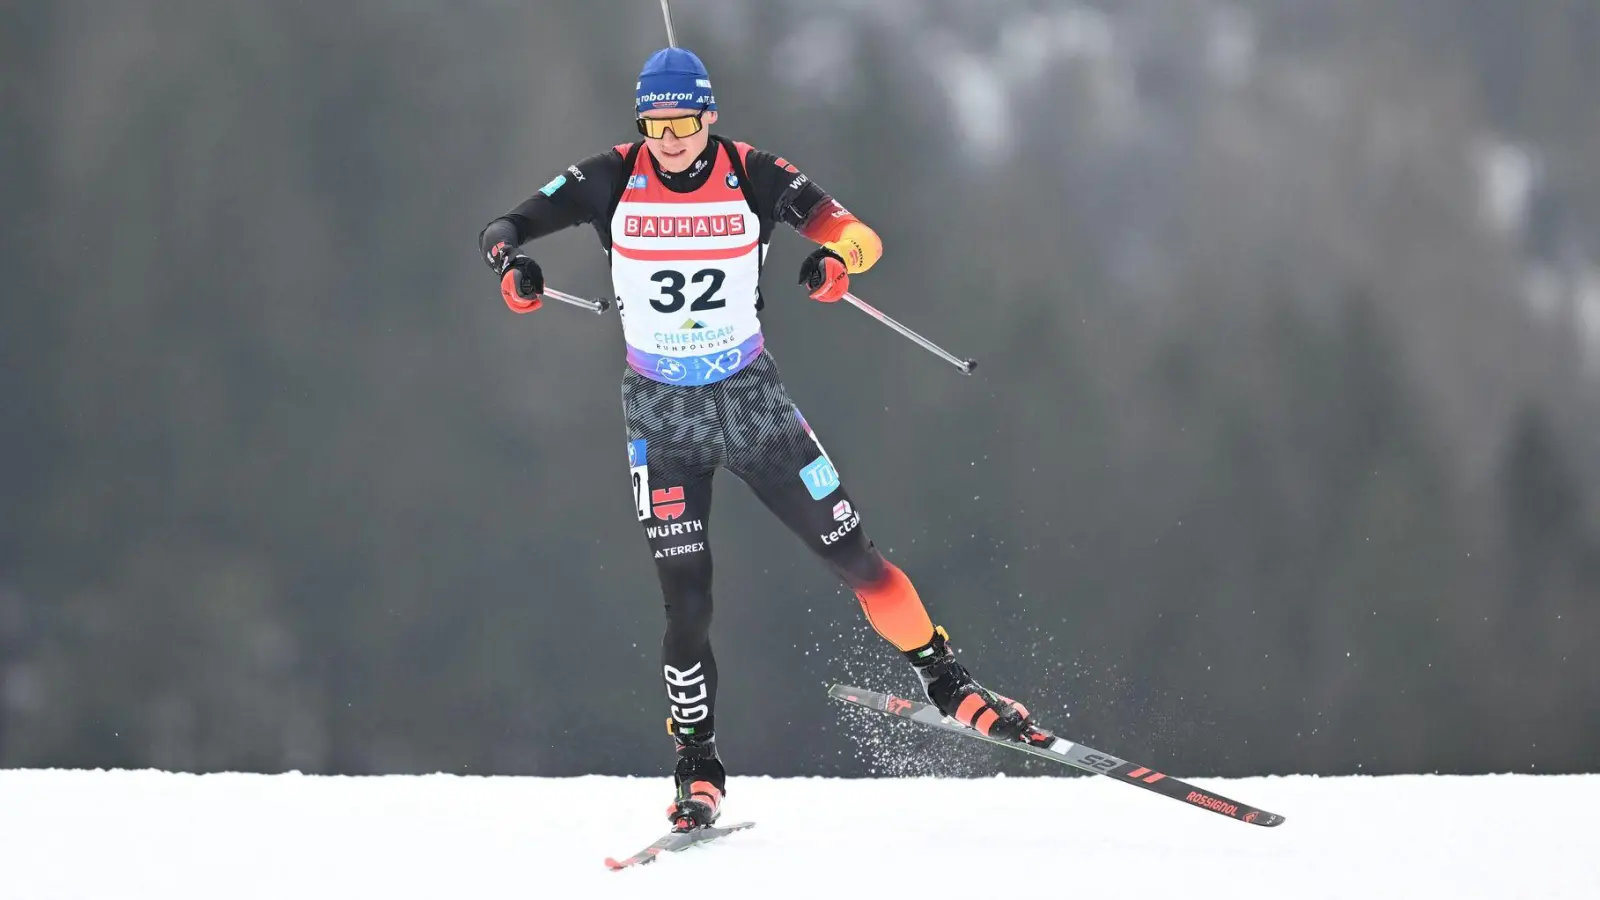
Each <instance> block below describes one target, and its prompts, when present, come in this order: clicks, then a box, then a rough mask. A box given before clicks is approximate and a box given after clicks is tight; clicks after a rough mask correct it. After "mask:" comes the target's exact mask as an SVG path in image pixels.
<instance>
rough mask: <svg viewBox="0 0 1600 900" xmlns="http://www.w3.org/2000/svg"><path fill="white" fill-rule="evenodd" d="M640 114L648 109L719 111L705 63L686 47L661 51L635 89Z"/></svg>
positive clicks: (649, 61)
mask: <svg viewBox="0 0 1600 900" xmlns="http://www.w3.org/2000/svg"><path fill="white" fill-rule="evenodd" d="M634 106H635V109H636V111H638V112H641V113H642V112H644V111H645V110H647V109H696V110H698V109H716V108H717V98H716V96H715V95H713V94H712V93H711V76H709V75H707V74H706V66H705V63H702V62H701V61H700V57H698V56H695V55H694V54H693V53H690V52H689V51H688V50H685V49H683V48H682V47H668V48H666V49H665V50H657V51H656V52H655V53H653V54H651V56H650V58H649V59H647V60H645V61H644V68H643V69H641V70H640V71H639V83H638V84H637V85H636V86H635V88H634Z"/></svg>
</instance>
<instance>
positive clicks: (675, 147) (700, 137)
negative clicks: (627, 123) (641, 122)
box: [640, 109, 717, 172]
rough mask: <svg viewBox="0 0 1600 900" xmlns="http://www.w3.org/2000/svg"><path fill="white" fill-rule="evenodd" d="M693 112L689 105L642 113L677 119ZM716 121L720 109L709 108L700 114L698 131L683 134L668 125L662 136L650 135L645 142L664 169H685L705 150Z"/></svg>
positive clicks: (656, 117)
mask: <svg viewBox="0 0 1600 900" xmlns="http://www.w3.org/2000/svg"><path fill="white" fill-rule="evenodd" d="M690 114H692V110H685V109H647V110H645V111H644V112H642V113H640V115H641V116H643V117H645V118H649V119H676V118H679V117H681V116H685V115H690ZM716 121H717V111H716V110H714V109H711V110H707V111H706V112H705V113H703V114H702V115H701V117H700V123H701V128H700V130H699V131H696V132H695V133H694V134H691V135H689V136H688V137H683V138H681V137H678V136H677V135H676V134H673V133H672V131H671V129H668V130H667V131H666V132H665V133H664V134H662V136H661V137H658V138H653V137H646V138H645V139H644V142H645V144H646V145H647V146H649V148H650V155H651V156H654V157H655V158H656V162H657V163H660V165H661V170H662V171H663V172H682V171H683V170H684V169H687V168H689V165H690V164H691V163H693V162H694V161H695V159H697V158H698V157H699V156H700V154H701V153H704V152H705V149H706V142H707V141H709V140H711V126H712V124H713V123H715V122H716Z"/></svg>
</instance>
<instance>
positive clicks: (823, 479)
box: [480, 137, 933, 739]
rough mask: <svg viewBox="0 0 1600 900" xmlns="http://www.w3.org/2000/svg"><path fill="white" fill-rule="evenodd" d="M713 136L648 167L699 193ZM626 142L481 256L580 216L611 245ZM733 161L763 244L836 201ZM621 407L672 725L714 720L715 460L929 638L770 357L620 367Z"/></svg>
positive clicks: (509, 219) (903, 644)
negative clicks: (689, 155)
mask: <svg viewBox="0 0 1600 900" xmlns="http://www.w3.org/2000/svg"><path fill="white" fill-rule="evenodd" d="M720 146H725V145H723V144H722V143H721V142H720V141H719V140H718V139H715V138H714V137H713V139H712V140H711V141H709V142H708V144H707V149H706V152H705V153H704V154H702V156H701V157H700V158H699V159H698V160H697V161H696V164H695V165H693V166H691V168H690V169H689V170H688V171H686V172H683V173H679V174H671V173H666V172H663V171H661V169H660V167H659V166H658V165H656V166H654V171H655V174H656V175H657V177H659V178H660V179H661V181H662V183H663V184H665V185H666V186H668V187H670V188H671V189H672V190H674V191H677V192H689V191H694V190H697V189H698V188H700V187H701V186H702V185H704V184H705V183H706V180H707V178H708V177H709V174H710V172H711V171H712V170H713V168H714V167H713V165H712V164H711V163H712V162H713V160H714V156H713V154H715V153H717V152H719V147H720ZM629 149H630V148H629V147H628V146H627V145H623V146H621V147H617V148H614V149H612V150H610V151H608V152H606V153H601V154H598V155H596V156H591V157H589V158H588V159H585V160H583V161H582V162H580V163H578V164H577V165H575V166H572V167H570V168H569V169H567V170H566V173H567V174H570V175H572V176H573V177H572V178H570V179H565V180H563V179H558V181H559V182H560V189H558V190H554V191H551V192H550V193H549V194H548V195H547V194H546V193H540V194H535V195H534V196H533V197H532V198H530V199H529V200H528V201H526V202H524V203H522V204H521V205H519V206H517V207H516V208H515V209H514V210H512V211H511V212H510V213H509V214H507V215H506V216H503V217H501V218H499V219H496V220H495V221H493V222H491V223H490V224H489V225H488V226H486V227H485V229H484V231H483V232H482V233H481V234H480V245H481V249H482V250H483V251H484V252H485V253H487V252H488V251H489V249H490V248H492V247H494V246H495V245H496V244H497V243H499V242H501V241H506V242H509V243H510V244H512V245H513V246H518V245H521V244H523V243H525V242H527V241H529V240H532V239H534V238H538V237H542V236H544V235H546V234H550V233H551V232H554V231H557V230H559V229H562V228H567V227H570V226H573V225H580V224H585V223H587V224H591V225H593V226H594V228H595V229H596V231H597V232H598V233H599V236H600V240H601V243H602V245H604V246H605V248H606V249H607V251H608V252H609V251H610V250H611V249H612V240H611V234H610V226H611V218H612V212H613V210H614V209H615V208H616V202H617V201H616V198H617V197H618V196H619V195H620V194H621V192H622V187H623V185H622V182H623V181H625V180H626V179H627V178H628V177H629V173H630V171H632V167H631V166H630V165H629V162H628V156H629V154H628V151H629ZM635 152H638V151H637V150H635ZM651 163H652V165H654V160H653V159H651ZM744 170H745V173H746V177H745V179H744V180H745V181H746V183H747V189H746V191H745V196H746V198H747V200H748V201H749V203H750V205H751V207H752V209H753V211H754V212H755V213H756V215H757V216H758V217H759V219H760V222H761V230H762V234H761V238H762V243H763V244H764V243H765V241H766V240H767V238H768V237H769V236H770V234H771V231H772V228H773V226H774V225H775V224H776V223H777V222H780V221H781V222H785V223H787V224H789V225H791V226H793V227H795V228H796V229H798V230H801V232H802V233H805V231H806V230H807V225H808V223H809V222H810V221H812V220H814V219H815V218H816V217H818V216H825V215H827V214H829V212H830V211H831V210H835V209H839V208H840V207H838V205H837V204H835V203H834V202H833V201H832V200H831V198H830V197H829V196H828V195H827V194H826V193H825V192H823V190H822V189H821V188H819V187H818V186H817V185H816V184H815V183H814V182H811V181H810V180H809V179H807V178H804V177H799V178H797V177H796V175H797V170H796V169H795V168H794V167H793V166H792V165H790V164H789V163H788V162H787V161H786V160H783V159H781V158H778V157H775V156H773V155H772V154H768V153H763V152H762V151H760V150H754V149H751V150H749V151H748V153H747V155H746V158H745V160H744ZM556 183H557V182H552V184H556ZM797 185H798V188H797V187H796V186H797ZM546 190H547V191H549V190H550V189H549V187H548V186H547V188H546ZM622 406H623V414H624V418H625V421H626V427H627V435H628V441H629V454H630V457H631V459H630V467H633V466H637V465H639V464H647V466H648V482H649V486H650V489H649V491H648V493H646V491H645V489H644V486H643V485H641V484H640V483H639V478H638V472H637V470H636V469H635V470H634V471H635V492H636V493H635V501H636V504H637V505H638V507H639V512H640V515H641V522H642V524H643V525H644V530H645V536H646V539H647V541H648V545H649V548H650V551H651V554H652V557H653V558H654V560H655V565H656V571H657V574H658V575H659V577H660V581H661V591H662V594H663V596H664V599H665V602H666V620H667V628H666V635H665V637H664V639H663V642H662V663H663V678H664V680H665V683H666V688H667V695H668V700H669V711H670V713H671V719H670V720H669V724H670V725H671V727H672V729H673V731H674V733H677V734H685V735H693V736H695V737H698V738H702V739H703V738H704V737H706V736H709V735H710V734H712V733H713V732H714V730H715V717H714V704H715V702H716V691H717V667H716V659H715V657H714V655H713V654H712V650H711V642H710V626H711V610H712V603H711V593H712V592H711V573H712V565H711V485H712V476H713V474H714V473H715V472H716V470H717V469H718V468H719V467H721V468H726V469H727V470H729V471H731V472H732V473H733V474H734V475H736V476H738V477H739V478H740V479H741V480H743V481H744V482H745V483H747V484H748V485H749V486H750V488H751V489H752V490H753V491H754V492H755V494H756V496H757V497H758V498H759V499H760V501H761V502H762V503H763V504H764V505H765V506H766V507H767V508H768V509H769V510H771V511H772V513H773V514H774V515H776V516H777V517H778V518H779V519H780V520H782V522H783V523H784V524H785V525H786V526H788V528H789V529H790V530H791V531H793V532H794V533H795V535H796V536H798V537H799V538H800V540H801V541H803V542H804V543H805V544H806V546H808V547H810V548H811V550H812V552H813V553H815V554H816V555H817V556H819V557H820V558H821V559H822V560H823V561H824V562H825V563H826V564H827V565H828V566H829V567H831V568H832V570H833V571H834V572H835V573H836V574H837V575H838V577H839V578H840V579H842V580H843V581H844V583H846V584H847V585H849V586H850V587H851V588H852V589H853V590H855V591H856V593H857V595H858V597H859V598H860V599H861V601H862V604H863V607H864V609H865V611H866V613H867V616H868V619H869V621H870V622H872V624H873V626H874V627H875V628H877V629H878V631H879V633H880V634H883V635H884V637H885V638H886V639H889V640H891V642H893V643H895V644H896V646H898V647H899V648H900V649H901V650H908V649H910V648H912V647H916V646H919V645H923V644H926V643H927V642H928V641H929V640H930V639H931V638H932V632H933V629H932V625H931V623H930V622H929V621H928V619H927V614H926V612H925V611H924V610H923V609H922V606H921V603H920V600H919V599H918V598H917V595H916V592H915V590H914V589H913V588H911V586H910V583H909V581H908V580H907V579H906V578H905V575H904V573H902V572H900V570H899V569H897V568H896V567H894V566H893V564H891V563H889V562H887V561H886V560H885V559H884V558H883V557H882V556H881V555H880V554H879V553H878V551H877V550H876V548H875V547H874V546H873V543H872V541H870V540H869V539H868V538H867V535H866V533H865V531H864V529H863V528H862V527H861V514H860V511H859V510H857V509H856V508H855V506H854V504H853V503H852V502H851V501H850V499H849V495H848V494H847V493H846V492H845V489H844V487H843V486H842V485H841V484H839V480H838V476H837V473H836V472H835V471H834V470H833V467H832V464H831V462H830V461H829V460H828V459H827V455H826V453H825V452H824V451H823V449H822V447H821V445H820V443H819V442H818V441H817V440H816V438H815V437H814V436H813V434H812V433H811V431H810V428H809V427H808V426H807V425H806V423H805V420H804V418H803V417H802V416H801V415H800V411H799V410H798V409H797V408H796V407H795V404H794V402H793V401H792V400H790V399H789V395H788V393H787V392H786V391H785V389H784V385H783V382H782V379H781V378H780V377H779V373H778V366H777V364H776V363H775V362H774V361H773V359H772V357H771V356H770V354H768V353H766V352H765V351H764V350H763V351H762V353H761V354H760V356H759V357H758V358H756V359H755V360H754V361H752V362H750V363H749V364H748V365H746V366H745V368H743V369H740V370H739V371H737V372H735V373H734V374H732V375H731V376H729V377H727V378H725V379H723V380H721V381H717V382H714V383H711V384H705V385H698V386H683V385H674V384H670V383H664V382H661V381H656V380H652V379H650V378H647V377H644V376H642V375H640V374H639V373H638V372H636V371H634V370H633V369H625V370H624V375H623V380H622ZM641 442H642V443H641ZM639 456H643V457H644V458H643V459H640V458H638V457H639ZM873 602H876V603H877V604H878V605H877V607H876V608H875V607H874V606H873V605H872V603H873Z"/></svg>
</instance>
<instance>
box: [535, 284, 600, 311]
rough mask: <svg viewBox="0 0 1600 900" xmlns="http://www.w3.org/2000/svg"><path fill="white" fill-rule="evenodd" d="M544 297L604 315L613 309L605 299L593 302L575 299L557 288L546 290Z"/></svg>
mask: <svg viewBox="0 0 1600 900" xmlns="http://www.w3.org/2000/svg"><path fill="white" fill-rule="evenodd" d="M544 296H546V297H549V298H550V299H551V300H560V301H561V302H562V303H571V304H572V305H573V306H581V307H583V308H584V309H587V310H588V311H590V312H592V313H603V312H605V311H606V310H608V309H610V308H611V301H610V300H607V299H606V298H604V297H596V298H594V299H593V300H589V299H586V298H584V297H575V296H573V295H571V294H569V293H566V292H565V291H558V290H556V289H555V288H548V287H547V288H545V289H544Z"/></svg>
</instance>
